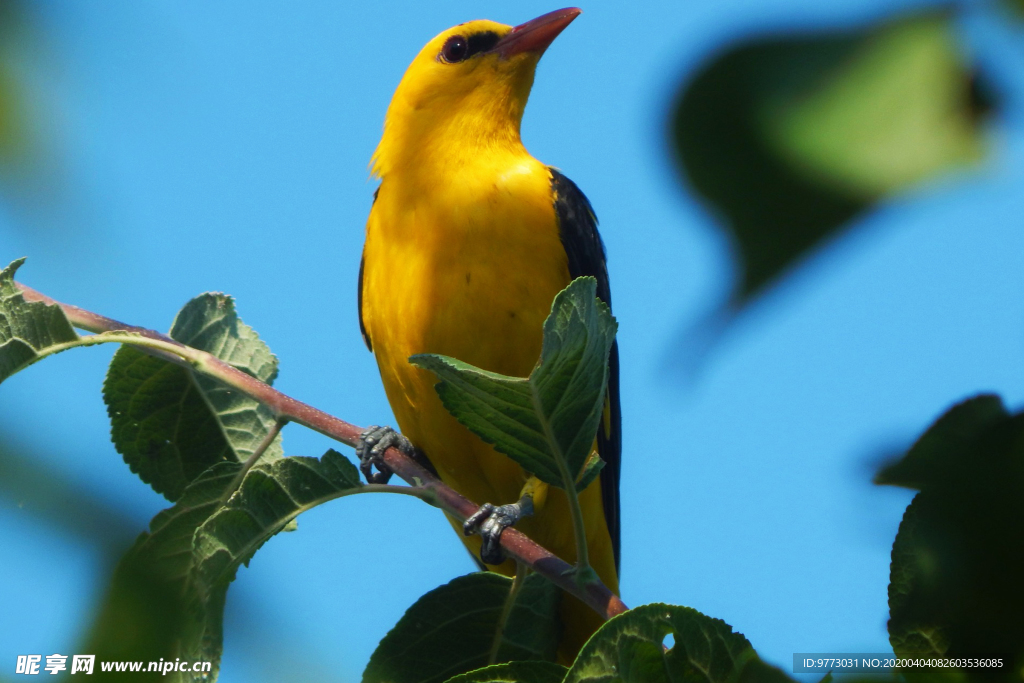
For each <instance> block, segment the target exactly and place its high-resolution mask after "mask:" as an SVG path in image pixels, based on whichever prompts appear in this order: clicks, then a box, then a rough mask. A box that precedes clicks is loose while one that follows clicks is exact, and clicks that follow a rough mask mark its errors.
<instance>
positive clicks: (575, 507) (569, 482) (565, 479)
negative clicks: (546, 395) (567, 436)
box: [531, 390, 593, 588]
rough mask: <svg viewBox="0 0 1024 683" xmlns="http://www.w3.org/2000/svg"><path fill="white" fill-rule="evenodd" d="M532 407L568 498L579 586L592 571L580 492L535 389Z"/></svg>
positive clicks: (582, 584) (588, 580)
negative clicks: (539, 418)
mask: <svg viewBox="0 0 1024 683" xmlns="http://www.w3.org/2000/svg"><path fill="white" fill-rule="evenodd" d="M531 398H532V400H533V404H534V409H535V412H536V413H537V415H540V416H542V417H541V424H542V425H543V426H544V436H545V437H546V438H547V440H548V443H549V444H550V445H551V448H552V450H554V452H555V462H556V463H557V464H558V473H559V475H561V477H562V484H563V485H564V487H565V495H566V497H567V498H568V499H569V514H570V515H571V516H572V536H573V540H574V541H576V567H575V572H574V576H573V579H574V582H575V583H576V584H577V585H579V586H580V587H581V588H584V587H585V585H586V584H588V583H590V581H591V577H592V575H593V572H591V571H588V570H589V569H590V553H589V549H588V548H587V527H586V525H585V524H584V523H583V509H582V508H581V507H580V493H579V491H577V490H576V478H575V477H573V476H572V474H570V473H569V464H568V463H567V462H566V461H565V454H564V453H562V450H561V449H560V448H559V446H558V440H557V439H555V434H554V432H553V431H552V430H551V425H550V424H549V422H548V420H546V419H544V418H543V415H544V411H543V410H542V409H541V406H540V399H539V397H538V396H537V392H536V390H534V391H532V392H531Z"/></svg>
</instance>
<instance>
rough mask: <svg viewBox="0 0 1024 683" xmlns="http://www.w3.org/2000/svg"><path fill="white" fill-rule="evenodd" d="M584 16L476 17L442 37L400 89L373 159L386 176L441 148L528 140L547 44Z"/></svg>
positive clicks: (469, 149) (567, 12)
mask: <svg viewBox="0 0 1024 683" xmlns="http://www.w3.org/2000/svg"><path fill="white" fill-rule="evenodd" d="M579 14H580V10H579V9H577V8H575V7H571V8H566V9H561V10H557V11H554V12H549V13H548V14H545V15H543V16H540V17H537V18H536V19H533V20H531V21H528V22H526V23H525V24H520V25H519V26H506V25H505V24H499V23H496V22H493V21H486V20H480V21H470V22H466V23H465V24H459V25H458V26H455V27H453V28H450V29H448V30H447V31H444V32H442V33H440V34H439V35H437V36H436V37H435V38H434V39H433V40H431V41H430V42H429V43H427V44H426V45H425V46H424V47H423V49H422V50H420V53H419V54H418V55H416V58H415V59H414V60H413V61H412V64H410V65H409V68H408V69H407V70H406V72H405V75H404V76H403V77H402V82H401V83H399V85H398V88H397V89H396V90H395V94H394V97H392V99H391V105H390V106H389V107H388V113H387V117H386V118H385V122H384V135H383V137H382V138H381V141H380V144H379V145H378V147H377V151H376V152H375V153H374V157H373V172H374V174H375V175H378V176H381V177H383V176H384V175H386V174H387V173H388V172H389V171H391V170H392V169H394V168H395V167H397V166H400V165H402V164H403V163H413V164H415V163H417V160H418V159H419V160H422V159H423V155H430V154H431V153H433V152H435V151H439V152H441V153H442V154H445V155H447V156H451V155H453V154H456V155H457V154H459V153H460V151H462V152H465V153H467V154H474V153H478V152H479V150H480V148H481V147H483V148H488V147H491V148H493V147H500V146H502V145H517V144H521V142H520V140H519V126H520V122H521V121H522V117H523V109H524V108H525V107H526V100H527V98H529V96H530V87H531V86H532V85H533V75H534V71H535V69H536V67H537V62H538V61H539V60H540V57H541V55H542V54H543V53H544V50H545V49H547V47H548V45H550V44H551V42H552V41H553V40H554V39H555V38H556V37H557V36H558V34H559V33H561V32H562V30H563V29H564V28H565V27H566V26H568V25H569V24H570V23H571V22H572V20H573V19H575V18H576V17H577V16H578V15H579Z"/></svg>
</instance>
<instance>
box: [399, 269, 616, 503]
mask: <svg viewBox="0 0 1024 683" xmlns="http://www.w3.org/2000/svg"><path fill="white" fill-rule="evenodd" d="M596 291H597V281H596V280H595V279H594V278H592V277H581V278H577V279H575V280H573V281H572V283H570V284H569V286H568V287H566V288H565V289H564V290H562V291H561V292H560V293H559V294H558V296H556V297H555V300H554V303H553V304H552V307H551V314H550V315H549V316H548V318H547V320H546V321H545V322H544V345H543V349H542V350H541V356H540V361H539V363H538V365H537V366H536V367H535V368H534V370H533V372H531V373H530V377H529V378H527V379H521V378H517V377H506V376H505V375H499V374H497V373H494V372H488V371H486V370H481V369H479V368H476V367H474V366H472V365H470V364H468V363H463V362H462V361H460V360H456V359H454V358H448V357H447V356H439V355H435V354H421V355H416V356H413V357H412V358H410V359H409V361H410V362H411V363H413V364H415V365H418V366H420V367H422V368H426V369H427V370H431V371H432V372H434V373H435V374H436V375H437V376H438V377H439V378H440V379H441V382H440V383H439V384H438V385H437V393H438V394H439V395H440V397H441V401H442V402H443V403H444V406H445V408H447V409H448V412H450V413H451V414H452V415H454V416H455V417H456V418H457V419H458V420H459V422H461V423H462V424H464V425H465V426H466V427H468V428H469V429H470V430H471V431H472V432H473V433H475V434H476V435H477V436H479V437H480V438H481V439H483V440H484V441H486V442H487V443H490V444H494V447H495V449H496V450H498V451H500V452H501V453H504V454H505V455H508V456H509V457H510V458H512V459H513V460H515V461H516V462H517V463H519V464H520V465H521V466H522V467H523V468H524V469H526V470H527V471H528V472H530V473H532V474H534V475H536V476H537V477H538V478H540V479H542V480H543V481H545V482H547V483H549V484H551V485H553V486H558V487H560V488H564V489H565V488H572V486H573V484H574V483H575V482H576V480H577V479H578V477H579V475H580V471H581V470H582V469H583V466H584V463H585V462H586V461H587V459H588V456H589V455H590V453H591V450H592V449H593V444H594V435H595V434H597V425H598V422H599V421H600V419H601V414H602V410H603V408H604V392H605V387H606V385H607V382H608V354H609V353H610V352H611V346H612V343H613V342H614V340H615V330H616V327H617V324H616V322H615V318H613V317H612V315H611V312H610V311H609V310H608V307H607V306H606V305H605V304H604V303H602V302H601V301H599V300H598V299H597V298H596ZM561 462H564V463H565V464H566V465H567V466H568V472H569V475H570V476H571V477H572V481H570V482H566V481H565V480H564V479H563V477H562V474H561V467H560V464H559V463H561ZM591 474H593V473H591Z"/></svg>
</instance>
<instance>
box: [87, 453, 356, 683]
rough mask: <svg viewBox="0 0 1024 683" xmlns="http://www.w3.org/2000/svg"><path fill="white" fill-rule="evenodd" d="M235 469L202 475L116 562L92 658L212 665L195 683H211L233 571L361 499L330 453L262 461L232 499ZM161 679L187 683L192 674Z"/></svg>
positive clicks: (348, 471)
mask: <svg viewBox="0 0 1024 683" xmlns="http://www.w3.org/2000/svg"><path fill="white" fill-rule="evenodd" d="M240 470H241V465H240V464H238V463H234V462H224V461H222V462H219V463H217V464H215V465H214V466H213V467H211V468H210V469H209V470H207V471H206V472H203V473H202V474H201V475H200V476H199V477H197V478H196V479H194V480H193V481H192V482H191V483H190V484H189V485H188V486H187V487H186V488H185V490H184V491H183V492H182V495H181V497H180V498H179V500H178V502H177V503H176V504H175V505H174V507H172V508H170V509H168V510H164V511H163V512H161V513H160V514H158V515H157V516H156V517H154V518H153V521H152V522H151V523H150V531H149V533H145V534H142V536H140V537H139V539H138V540H137V541H136V543H135V545H134V546H133V547H132V549H131V550H130V551H129V552H128V553H127V554H126V555H125V557H124V558H122V560H121V563H120V564H119V565H118V568H117V571H116V572H115V575H114V580H113V583H112V586H111V589H110V592H109V595H108V597H107V600H106V602H105V604H104V607H103V610H102V612H101V615H100V618H99V620H98V621H97V624H96V626H95V628H94V630H93V635H92V638H91V640H90V642H89V647H90V648H92V649H90V650H88V651H89V652H95V653H96V655H97V659H107V660H130V661H142V660H147V661H156V660H158V659H160V658H163V659H165V660H167V659H170V660H173V659H175V658H176V657H180V658H181V659H184V660H202V661H208V662H212V663H213V675H212V676H210V677H207V678H202V677H200V676H199V675H198V674H197V675H196V676H195V678H194V680H204V681H214V680H216V676H217V671H218V668H219V666H220V654H221V648H222V627H223V612H224V603H225V599H226V597H227V590H228V586H229V585H230V583H231V581H233V580H234V578H235V574H236V572H237V571H238V568H239V566H241V565H242V564H247V563H248V562H249V560H250V559H251V558H252V556H253V555H254V554H255V552H256V551H257V550H258V549H259V548H260V547H261V546H262V545H263V544H264V543H266V541H267V540H268V539H269V538H270V537H271V536H273V535H274V534H276V533H278V532H279V531H281V530H282V529H284V528H285V527H286V526H287V525H288V523H289V522H291V521H292V520H293V519H295V517H297V516H298V515H299V514H300V513H302V512H305V511H306V510H309V509H310V508H312V507H315V506H316V505H320V504H321V503H324V502H327V501H329V500H333V499H335V498H339V497H341V496H344V495H349V494H352V493H358V492H359V491H360V490H362V485H361V484H360V483H359V473H358V470H356V468H355V467H354V466H353V465H352V463H351V462H349V461H348V460H347V459H346V458H345V457H344V456H342V455H341V454H340V453H337V452H336V451H333V450H332V451H328V452H327V453H326V454H325V455H324V456H323V457H322V458H321V459H319V460H318V459H316V458H305V457H294V458H281V459H278V460H275V461H273V462H261V463H259V464H257V465H256V466H254V467H253V468H252V469H251V470H250V471H249V472H248V473H247V474H246V476H245V479H244V480H243V481H242V484H241V486H240V487H239V489H238V490H237V491H235V492H234V493H233V495H232V491H231V486H232V484H233V483H234V482H235V480H236V477H237V475H238V473H239V472H240ZM229 496H230V497H229ZM225 499H227V502H224V501H225ZM157 678H159V679H160V680H172V681H190V680H193V678H192V677H191V672H189V673H177V672H172V673H171V674H170V676H169V677H162V676H160V674H156V677H154V678H153V680H157Z"/></svg>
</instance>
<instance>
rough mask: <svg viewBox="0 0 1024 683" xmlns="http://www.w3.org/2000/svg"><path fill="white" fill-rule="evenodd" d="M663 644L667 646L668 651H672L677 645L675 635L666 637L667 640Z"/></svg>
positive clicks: (671, 634)
mask: <svg viewBox="0 0 1024 683" xmlns="http://www.w3.org/2000/svg"><path fill="white" fill-rule="evenodd" d="M661 644H662V645H664V646H665V649H666V650H671V649H672V648H673V647H675V644H676V636H675V634H674V633H669V634H668V635H667V636H665V640H663V641H661Z"/></svg>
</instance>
